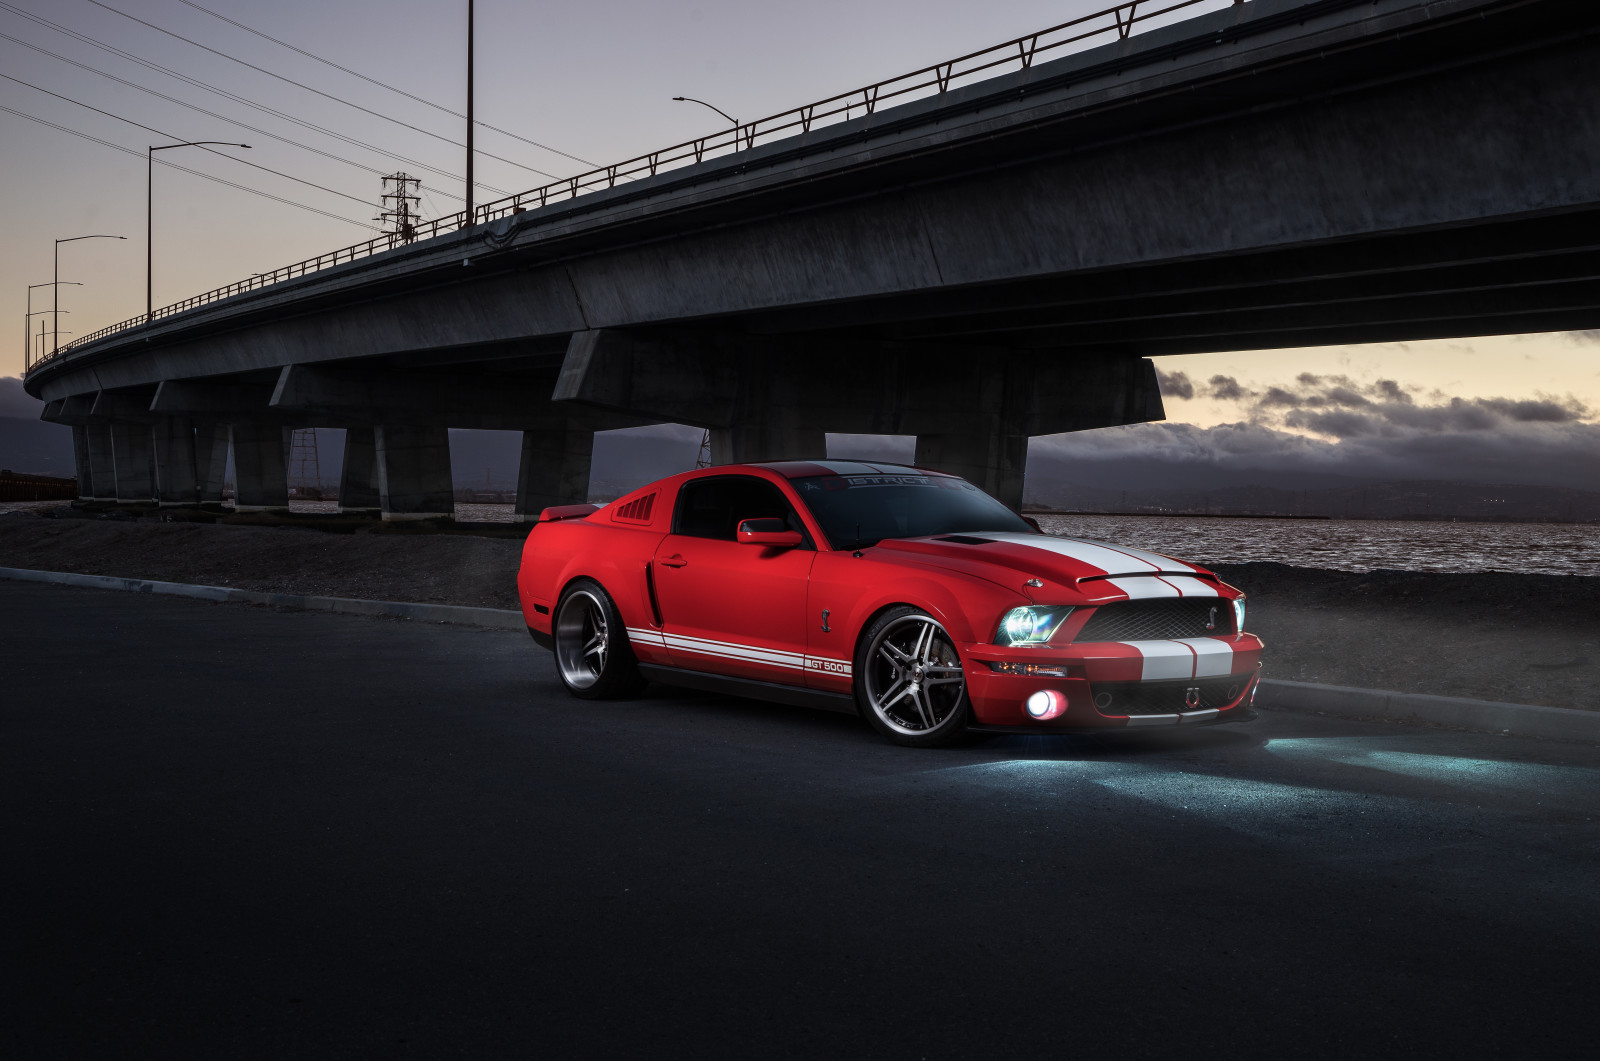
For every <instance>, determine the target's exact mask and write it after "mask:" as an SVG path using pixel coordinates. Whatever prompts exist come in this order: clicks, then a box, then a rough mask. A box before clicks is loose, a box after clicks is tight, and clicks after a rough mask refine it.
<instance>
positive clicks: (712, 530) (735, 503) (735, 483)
mask: <svg viewBox="0 0 1600 1061" xmlns="http://www.w3.org/2000/svg"><path fill="white" fill-rule="evenodd" d="M769 518H777V519H781V520H784V521H785V522H787V523H788V525H789V526H791V527H793V528H794V529H795V530H798V531H800V532H801V533H802V534H805V526H804V524H802V523H801V522H800V517H799V516H798V515H796V514H795V511H794V508H793V506H791V505H790V504H789V502H788V501H787V500H785V499H784V496H783V492H782V491H781V490H779V489H778V488H777V487H776V486H774V485H773V484H771V483H769V482H767V481H766V480H765V479H756V478H754V477H752V476H748V475H718V476H714V477H712V478H707V479H695V480H694V481H692V482H688V483H685V484H684V485H683V488H682V489H681V490H679V491H678V507H677V508H676V509H675V510H674V511H673V513H672V532H673V533H674V534H683V535H687V536H689V537H691V538H715V539H717V540H718V541H725V542H731V541H733V540H734V536H735V533H736V532H737V531H738V529H739V521H740V520H744V519H769ZM806 538H807V545H808V546H809V545H810V535H806Z"/></svg>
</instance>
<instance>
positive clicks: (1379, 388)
mask: <svg viewBox="0 0 1600 1061" xmlns="http://www.w3.org/2000/svg"><path fill="white" fill-rule="evenodd" d="M1372 390H1373V392H1374V393H1376V394H1377V395H1378V397H1379V399H1380V400H1381V401H1388V402H1399V403H1401V404H1402V405H1406V404H1410V403H1411V401H1412V398H1411V395H1410V394H1408V393H1406V389H1405V388H1404V387H1402V386H1400V384H1398V383H1396V382H1395V381H1394V380H1392V379H1380V380H1379V381H1378V382H1376V383H1374V384H1373V385H1372Z"/></svg>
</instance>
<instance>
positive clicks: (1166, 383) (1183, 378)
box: [1156, 367, 1194, 401]
mask: <svg viewBox="0 0 1600 1061" xmlns="http://www.w3.org/2000/svg"><path fill="white" fill-rule="evenodd" d="M1156 382H1157V383H1158V384H1160V385H1161V396H1162V397H1163V398H1181V399H1183V400H1184V401H1188V400H1189V399H1191V398H1193V397H1194V384H1193V383H1191V382H1190V381H1189V374H1188V373H1187V372H1163V371H1161V369H1160V368H1159V367H1158V368H1157V369H1156Z"/></svg>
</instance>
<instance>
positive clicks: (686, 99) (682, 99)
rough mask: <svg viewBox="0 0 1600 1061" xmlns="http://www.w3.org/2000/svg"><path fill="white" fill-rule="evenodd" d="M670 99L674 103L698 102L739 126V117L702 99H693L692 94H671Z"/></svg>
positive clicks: (734, 125) (736, 126)
mask: <svg viewBox="0 0 1600 1061" xmlns="http://www.w3.org/2000/svg"><path fill="white" fill-rule="evenodd" d="M672 99H673V102H675V103H698V104H700V106H702V107H710V108H711V109H712V110H714V111H716V112H717V113H718V114H720V115H722V116H723V117H724V118H726V119H728V120H729V121H730V122H732V123H733V127H734V128H735V129H737V128H739V119H737V118H735V117H734V116H733V115H731V114H729V113H728V112H727V111H725V110H723V109H722V108H721V107H715V106H712V105H711V104H709V103H707V102H706V101H705V100H703V99H695V98H694V97H693V96H673V97H672Z"/></svg>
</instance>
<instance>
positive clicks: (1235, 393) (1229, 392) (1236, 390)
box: [1210, 376, 1255, 402]
mask: <svg viewBox="0 0 1600 1061" xmlns="http://www.w3.org/2000/svg"><path fill="white" fill-rule="evenodd" d="M1210 387H1211V397H1213V398H1215V399H1217V400H1218V401H1221V402H1238V401H1244V400H1245V399H1247V398H1252V397H1254V396H1255V392H1254V391H1247V390H1245V389H1244V388H1243V387H1241V386H1239V381H1238V380H1236V379H1234V378H1233V377H1232V376H1212V377H1211V380H1210Z"/></svg>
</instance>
